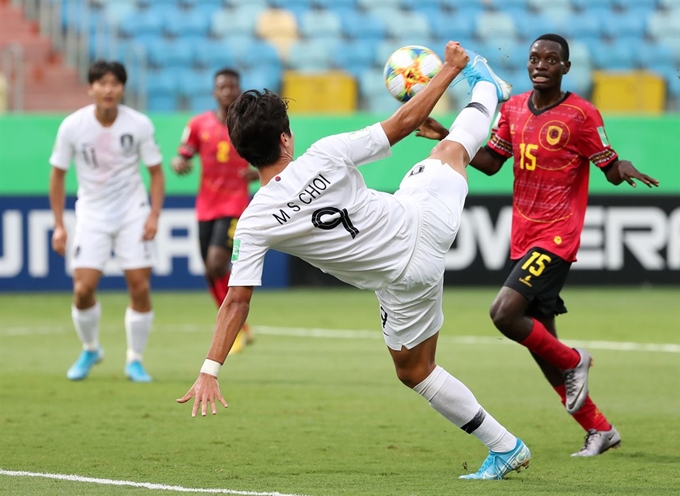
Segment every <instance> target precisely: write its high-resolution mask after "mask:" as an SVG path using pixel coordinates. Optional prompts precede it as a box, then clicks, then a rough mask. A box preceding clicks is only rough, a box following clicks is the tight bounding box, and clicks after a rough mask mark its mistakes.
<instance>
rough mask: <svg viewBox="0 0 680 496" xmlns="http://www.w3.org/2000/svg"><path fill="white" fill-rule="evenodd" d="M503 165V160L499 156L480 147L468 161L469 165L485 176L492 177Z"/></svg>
mask: <svg viewBox="0 0 680 496" xmlns="http://www.w3.org/2000/svg"><path fill="white" fill-rule="evenodd" d="M504 163H505V158H504V157H502V156H501V155H498V154H496V153H493V152H491V151H489V150H488V149H487V148H485V147H482V148H480V149H479V151H478V152H477V154H476V155H475V156H474V157H473V158H472V160H471V161H470V165H471V166H472V167H474V168H475V169H477V170H478V171H480V172H483V173H484V174H486V175H487V176H493V175H494V174H496V173H497V172H498V171H499V170H501V167H503V164H504Z"/></svg>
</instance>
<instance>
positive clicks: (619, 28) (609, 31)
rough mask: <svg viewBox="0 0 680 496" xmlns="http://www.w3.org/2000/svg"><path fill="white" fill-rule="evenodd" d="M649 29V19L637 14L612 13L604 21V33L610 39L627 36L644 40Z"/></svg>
mask: <svg viewBox="0 0 680 496" xmlns="http://www.w3.org/2000/svg"><path fill="white" fill-rule="evenodd" d="M646 28H647V18H646V17H641V16H640V15H638V14H636V13H634V12H633V13H631V12H619V13H612V14H610V15H609V16H606V17H605V18H603V19H602V33H603V34H604V35H605V36H608V37H609V38H617V37H619V36H621V35H625V36H626V37H629V38H638V39H642V38H643V37H644V35H645V30H646Z"/></svg>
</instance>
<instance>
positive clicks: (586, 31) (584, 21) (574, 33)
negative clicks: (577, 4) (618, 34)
mask: <svg viewBox="0 0 680 496" xmlns="http://www.w3.org/2000/svg"><path fill="white" fill-rule="evenodd" d="M560 30H561V34H562V35H563V36H565V37H566V38H568V39H573V38H576V39H578V38H583V39H596V38H599V37H600V35H601V34H602V23H601V21H600V19H599V18H597V17H594V16H590V15H588V14H584V13H578V14H573V15H571V16H569V17H567V18H565V19H563V22H562V23H561V26H560Z"/></svg>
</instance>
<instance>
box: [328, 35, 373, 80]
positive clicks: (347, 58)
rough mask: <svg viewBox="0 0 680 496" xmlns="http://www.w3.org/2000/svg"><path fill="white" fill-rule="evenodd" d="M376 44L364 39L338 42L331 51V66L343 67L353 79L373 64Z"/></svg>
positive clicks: (357, 77)
mask: <svg viewBox="0 0 680 496" xmlns="http://www.w3.org/2000/svg"><path fill="white" fill-rule="evenodd" d="M375 52H376V46H375V44H374V43H370V42H366V41H347V42H344V43H340V44H338V45H337V46H336V47H335V49H334V50H333V52H332V53H331V60H332V62H333V66H334V67H335V68H337V69H343V70H345V71H347V72H349V73H350V74H352V76H354V77H355V79H359V77H360V76H361V74H362V73H364V72H365V71H366V70H368V69H370V68H371V67H372V66H373V63H374V60H375Z"/></svg>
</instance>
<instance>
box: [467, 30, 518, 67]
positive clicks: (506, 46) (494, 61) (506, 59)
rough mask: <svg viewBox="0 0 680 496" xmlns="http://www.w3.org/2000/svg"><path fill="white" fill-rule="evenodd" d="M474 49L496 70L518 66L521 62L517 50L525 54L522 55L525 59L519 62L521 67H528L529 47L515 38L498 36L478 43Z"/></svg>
mask: <svg viewBox="0 0 680 496" xmlns="http://www.w3.org/2000/svg"><path fill="white" fill-rule="evenodd" d="M473 49H474V50H475V51H477V52H478V53H479V54H481V55H482V56H484V58H486V59H487V60H488V61H489V64H491V67H493V69H494V71H495V70H496V69H497V68H498V69H500V70H504V69H508V68H512V69H516V68H518V64H519V62H518V61H517V55H516V52H521V53H523V54H524V56H523V57H522V58H523V61H522V62H521V64H519V67H526V59H527V54H528V47H527V46H526V44H524V43H523V44H518V43H517V42H516V41H514V40H509V39H502V38H498V39H496V40H489V41H485V42H483V43H478V44H476V45H475V46H474V47H473Z"/></svg>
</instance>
